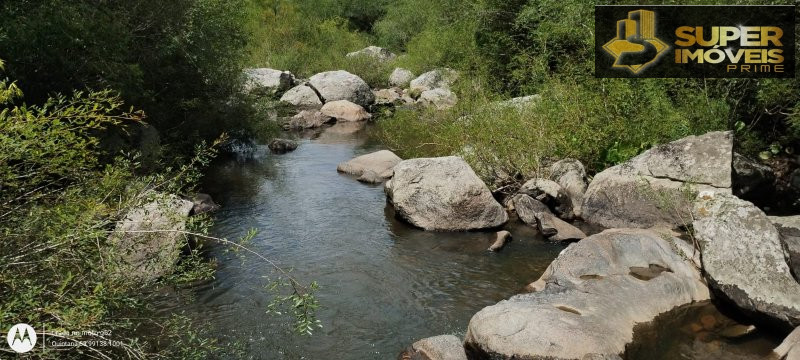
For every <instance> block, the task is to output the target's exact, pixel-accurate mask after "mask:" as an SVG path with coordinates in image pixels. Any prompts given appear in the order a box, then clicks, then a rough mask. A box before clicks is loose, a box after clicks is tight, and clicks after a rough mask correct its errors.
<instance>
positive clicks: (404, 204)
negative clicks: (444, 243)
mask: <svg viewBox="0 0 800 360" xmlns="http://www.w3.org/2000/svg"><path fill="white" fill-rule="evenodd" d="M385 190H386V194H387V196H388V197H389V200H390V202H391V203H392V204H393V205H394V208H395V210H397V214H398V216H400V217H402V218H403V219H405V220H407V221H408V222H410V223H411V224H412V225H414V226H418V227H420V228H423V229H425V230H436V231H464V230H477V229H487V228H494V227H497V226H500V225H502V224H504V223H505V222H506V221H508V214H506V211H505V209H503V206H502V205H500V204H499V203H498V202H497V201H496V200H495V199H494V198H493V197H492V193H491V192H490V191H489V188H488V187H487V186H486V184H484V183H483V181H481V179H480V178H478V175H476V174H475V172H474V171H473V170H472V168H470V166H469V165H468V164H467V163H466V162H465V161H464V160H463V159H461V158H460V157H456V156H448V157H439V158H420V159H410V160H404V161H401V162H400V163H399V164H397V166H395V167H394V176H393V178H392V180H391V181H389V182H387V183H386V187H385Z"/></svg>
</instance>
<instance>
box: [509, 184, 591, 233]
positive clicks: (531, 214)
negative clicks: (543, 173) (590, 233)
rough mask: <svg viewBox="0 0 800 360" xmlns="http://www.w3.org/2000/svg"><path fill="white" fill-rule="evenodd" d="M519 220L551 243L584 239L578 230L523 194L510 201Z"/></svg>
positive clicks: (543, 205) (540, 203) (545, 206)
mask: <svg viewBox="0 0 800 360" xmlns="http://www.w3.org/2000/svg"><path fill="white" fill-rule="evenodd" d="M512 203H513V205H512V206H513V207H514V209H515V210H516V211H517V215H518V216H519V218H520V219H521V220H522V221H523V222H524V223H526V224H528V225H531V226H534V227H537V228H538V229H539V231H540V232H541V233H542V235H544V236H546V237H547V238H548V239H549V240H552V241H566V240H580V239H583V238H585V237H586V234H584V233H583V231H581V230H580V229H578V228H576V227H574V226H572V225H571V224H569V223H568V222H566V221H564V220H561V219H559V218H558V217H556V216H555V215H553V213H551V212H550V209H549V208H547V205H545V204H543V203H542V202H540V201H538V200H535V199H533V198H531V197H530V196H528V195H525V194H519V195H516V196H514V198H513V199H512Z"/></svg>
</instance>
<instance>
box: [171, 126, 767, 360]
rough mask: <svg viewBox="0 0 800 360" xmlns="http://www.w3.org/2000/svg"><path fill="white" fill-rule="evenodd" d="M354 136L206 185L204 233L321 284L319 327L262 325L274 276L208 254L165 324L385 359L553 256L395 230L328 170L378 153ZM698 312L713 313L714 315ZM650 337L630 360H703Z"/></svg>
mask: <svg viewBox="0 0 800 360" xmlns="http://www.w3.org/2000/svg"><path fill="white" fill-rule="evenodd" d="M351 126H352V125H348V124H342V125H336V126H334V127H333V128H329V129H327V130H325V132H323V133H322V134H321V135H319V134H318V135H317V136H314V137H313V138H312V139H303V140H301V141H300V146H299V148H298V149H297V150H295V151H294V152H291V153H288V154H284V155H275V154H270V153H269V151H268V150H267V149H266V147H264V146H259V147H258V149H257V151H256V152H255V154H254V156H252V157H250V158H248V159H246V160H242V159H233V158H228V159H220V160H218V161H217V162H216V163H215V164H214V165H213V166H212V167H211V169H210V170H209V172H208V173H207V175H206V179H205V181H204V184H203V190H205V191H207V192H209V193H210V194H211V195H212V196H214V198H215V199H216V200H217V201H218V202H219V203H221V204H222V205H223V208H222V210H220V211H219V212H218V213H216V214H215V221H216V224H215V227H214V228H213V229H212V231H211V232H212V234H214V235H216V236H220V237H227V238H237V237H239V236H242V235H244V234H245V233H246V232H247V231H248V230H249V229H251V228H255V229H258V235H257V236H256V238H255V239H253V240H252V242H251V243H250V244H249V245H248V247H249V248H251V249H252V250H254V251H256V252H258V253H260V254H262V255H264V256H266V257H268V258H270V259H272V260H274V261H275V262H276V263H278V264H279V265H280V266H282V267H284V268H291V269H293V271H292V276H294V277H295V278H297V279H298V280H300V281H301V282H306V283H307V282H310V281H312V280H313V281H317V282H318V283H319V285H320V289H319V291H318V292H317V297H318V299H319V302H320V303H321V305H322V308H321V309H320V310H319V312H318V317H319V319H320V320H321V321H322V325H323V328H322V329H319V330H317V331H316V332H315V333H314V335H313V336H310V337H303V336H298V335H295V334H294V333H293V332H292V331H291V323H290V320H291V319H289V318H287V317H282V316H275V315H269V314H267V313H266V306H267V304H268V303H269V302H270V299H271V296H272V295H271V294H270V293H269V292H268V291H267V290H266V289H265V286H266V285H267V284H268V283H269V278H274V277H275V275H276V274H275V273H274V271H273V270H272V267H271V266H270V265H269V264H267V263H265V262H264V261H261V260H259V259H257V258H255V257H253V256H247V254H241V253H238V254H232V253H230V252H226V251H225V248H223V247H214V246H211V247H210V248H209V253H210V254H209V255H211V256H212V257H215V258H217V260H218V263H219V267H218V270H217V273H216V277H215V279H214V280H211V281H207V282H204V283H201V284H198V285H196V286H193V287H190V288H188V289H183V290H182V292H183V293H184V294H183V295H186V296H182V298H184V299H187V298H188V299H189V301H185V302H182V303H177V302H174V303H171V304H169V305H164V308H166V311H167V312H180V313H183V314H185V315H187V316H189V317H190V318H191V319H193V320H194V321H195V322H197V323H200V324H203V325H205V326H207V327H208V328H209V330H210V331H211V334H215V336H217V337H218V338H219V339H220V340H221V341H222V343H228V342H232V343H234V342H235V343H238V344H239V345H240V346H242V348H243V351H244V353H245V354H246V355H245V357H246V358H253V359H300V358H305V359H394V358H396V356H397V355H398V353H399V352H400V351H402V350H403V349H404V348H405V347H406V346H408V345H409V344H411V343H412V342H414V341H415V340H418V339H421V338H424V337H428V336H434V335H440V334H456V335H458V336H462V335H463V333H464V331H465V329H466V326H467V324H468V322H469V319H470V318H471V317H472V315H473V314H474V313H475V312H477V311H478V310H480V309H481V308H483V307H485V306H487V305H492V304H494V303H496V302H497V301H499V300H501V299H505V298H508V297H510V296H512V295H514V294H516V293H519V292H520V291H521V289H522V288H523V287H524V286H525V285H526V284H528V283H530V282H531V281H533V280H536V279H537V278H538V277H539V275H541V273H542V272H543V271H544V270H545V268H546V267H547V266H548V265H549V264H550V262H551V261H552V260H553V259H554V258H555V257H556V256H557V255H558V253H559V252H560V251H561V250H563V249H564V245H561V244H556V243H550V242H547V241H545V240H544V239H543V238H542V237H541V236H539V234H538V233H537V232H536V231H535V230H533V229H532V228H530V227H528V226H526V225H524V224H521V223H519V222H514V221H512V222H511V223H509V224H508V225H506V229H507V230H509V231H510V232H511V233H512V234H513V239H514V240H513V241H512V242H511V243H510V244H509V245H508V246H507V247H506V249H504V250H503V251H502V252H500V253H490V252H488V251H487V250H486V249H487V248H488V246H489V245H490V244H491V242H492V240H493V238H494V233H493V232H462V233H440V232H424V231H421V230H418V229H415V228H413V227H411V226H409V225H407V224H405V223H403V222H400V221H398V220H397V219H396V218H395V216H394V212H393V209H392V208H391V206H389V205H388V204H387V202H386V197H385V195H384V193H383V189H382V186H380V185H365V184H362V183H359V182H357V181H356V180H355V179H354V178H353V177H351V176H347V175H342V174H339V173H337V172H336V166H337V165H338V164H339V163H340V162H343V161H347V160H350V159H352V158H353V157H355V156H358V155H362V154H365V153H369V152H372V151H376V150H380V149H382V147H381V146H380V144H377V143H375V142H372V141H370V139H369V137H368V135H367V134H366V133H365V131H363V130H361V131H355V130H356V129H354V128H352V127H351ZM708 308H710V310H709V309H708ZM704 309H705V310H704V311H705V312H706V313H708V312H712V313H716V312H715V309H714V308H713V306H707V307H706V308H704ZM666 318H670V316H666ZM691 321H694V320H693V319H692V318H691V317H689V318H687V320H685V321H684V323H687V324H688V322H691ZM684 325H686V324H684ZM655 326H656V327H657V328H656V329H655V330H657V331H655V333H657V334H663V336H655V337H649V338H648V337H647V336H640V338H642V339H644V340H643V341H640V344H638V345H637V346H636V347H635V348H634V349H633V350H634V351H633V353H636V354H640V355H634V356H632V358H642V359H646V358H652V356H651V355H653V354H654V353H659V354H664V345H665V344H669V347H670V348H675V349H678V348H680V349H681V350H680V352H679V354H680V355H678V353H677V352H675V353H671V354H672V355H675V356H676V357H677V358H689V359H692V358H697V359H701V358H705V356H700V355H704V354H709V353H710V352H709V351H707V350H705V348H704V347H699V348H697V347H695V348H692V349H689V350H687V348H686V346H691V344H693V343H694V342H696V341H697V339H696V338H695V337H692V336H689V335H686V333H685V332H680V331H670V330H669V329H675V328H677V325H675V323H674V322H672V323H664V324H663V325H655ZM642 333H643V334H647V333H648V332H646V331H643V332H642ZM754 336H755V340H754V342H743V343H742V345H737V341H738V340H733V341H727V342H725V341H726V340H724V339H723V340H719V341H718V342H721V343H723V344H726V346H728V347H730V348H732V349H734V350H736V351H738V352H741V353H742V354H749V355H753V356H755V355H756V354H763V353H764V351H768V350H769V348H770V346H774V343H775V340H771V339H767V340H762V337H760V336H759V335H757V334H756V335H754ZM754 336H750V338H751V339H753V338H754ZM648 339H649V340H648ZM704 341H705V339H704ZM753 344H756V345H755V346H754V345H753ZM696 349H700V350H696ZM632 355H633V354H632ZM672 355H670V356H666V357H662V358H665V359H667V358H672ZM737 355H739V353H737Z"/></svg>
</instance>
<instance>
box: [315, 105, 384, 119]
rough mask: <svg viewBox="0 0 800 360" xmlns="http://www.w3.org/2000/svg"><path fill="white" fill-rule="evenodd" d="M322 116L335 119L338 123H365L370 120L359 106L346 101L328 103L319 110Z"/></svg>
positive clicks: (369, 116) (368, 115) (367, 114)
mask: <svg viewBox="0 0 800 360" xmlns="http://www.w3.org/2000/svg"><path fill="white" fill-rule="evenodd" d="M319 111H320V112H321V113H322V114H323V115H326V116H330V117H332V118H336V120H338V121H366V120H369V119H371V118H372V114H370V113H368V112H367V110H365V109H364V108H363V107H362V106H361V105H358V104H355V103H352V102H350V101H347V100H336V101H329V102H327V103H325V105H322V109H320V110H319Z"/></svg>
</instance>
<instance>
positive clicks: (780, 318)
mask: <svg viewBox="0 0 800 360" xmlns="http://www.w3.org/2000/svg"><path fill="white" fill-rule="evenodd" d="M694 218H695V221H694V222H693V224H692V225H693V228H694V233H695V237H696V238H697V240H698V242H699V243H700V247H701V251H702V254H703V257H702V259H703V270H704V271H705V274H706V278H707V279H708V282H709V286H710V287H712V288H713V289H714V290H716V291H717V292H718V293H720V294H721V295H723V297H724V298H727V299H728V300H730V301H731V302H732V303H733V304H735V305H736V306H737V307H739V308H740V309H742V310H743V311H744V312H745V313H748V314H750V315H752V316H754V317H755V318H757V319H760V320H766V321H767V322H770V323H774V324H778V325H782V326H786V327H792V328H793V327H796V326H798V325H800V284H798V283H797V281H796V280H795V279H794V278H793V277H792V275H791V273H790V271H789V265H787V264H786V253H785V252H784V250H783V247H782V245H781V241H780V235H779V234H778V231H777V230H776V229H775V226H773V225H772V222H770V220H769V219H768V218H767V216H766V215H765V214H764V212H762V211H761V210H760V209H758V208H757V207H755V205H753V204H752V203H749V202H747V201H744V200H741V199H739V198H736V197H735V196H733V195H729V194H713V195H712V194H710V193H703V194H701V195H700V196H699V197H698V200H697V203H696V204H695V207H694Z"/></svg>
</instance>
